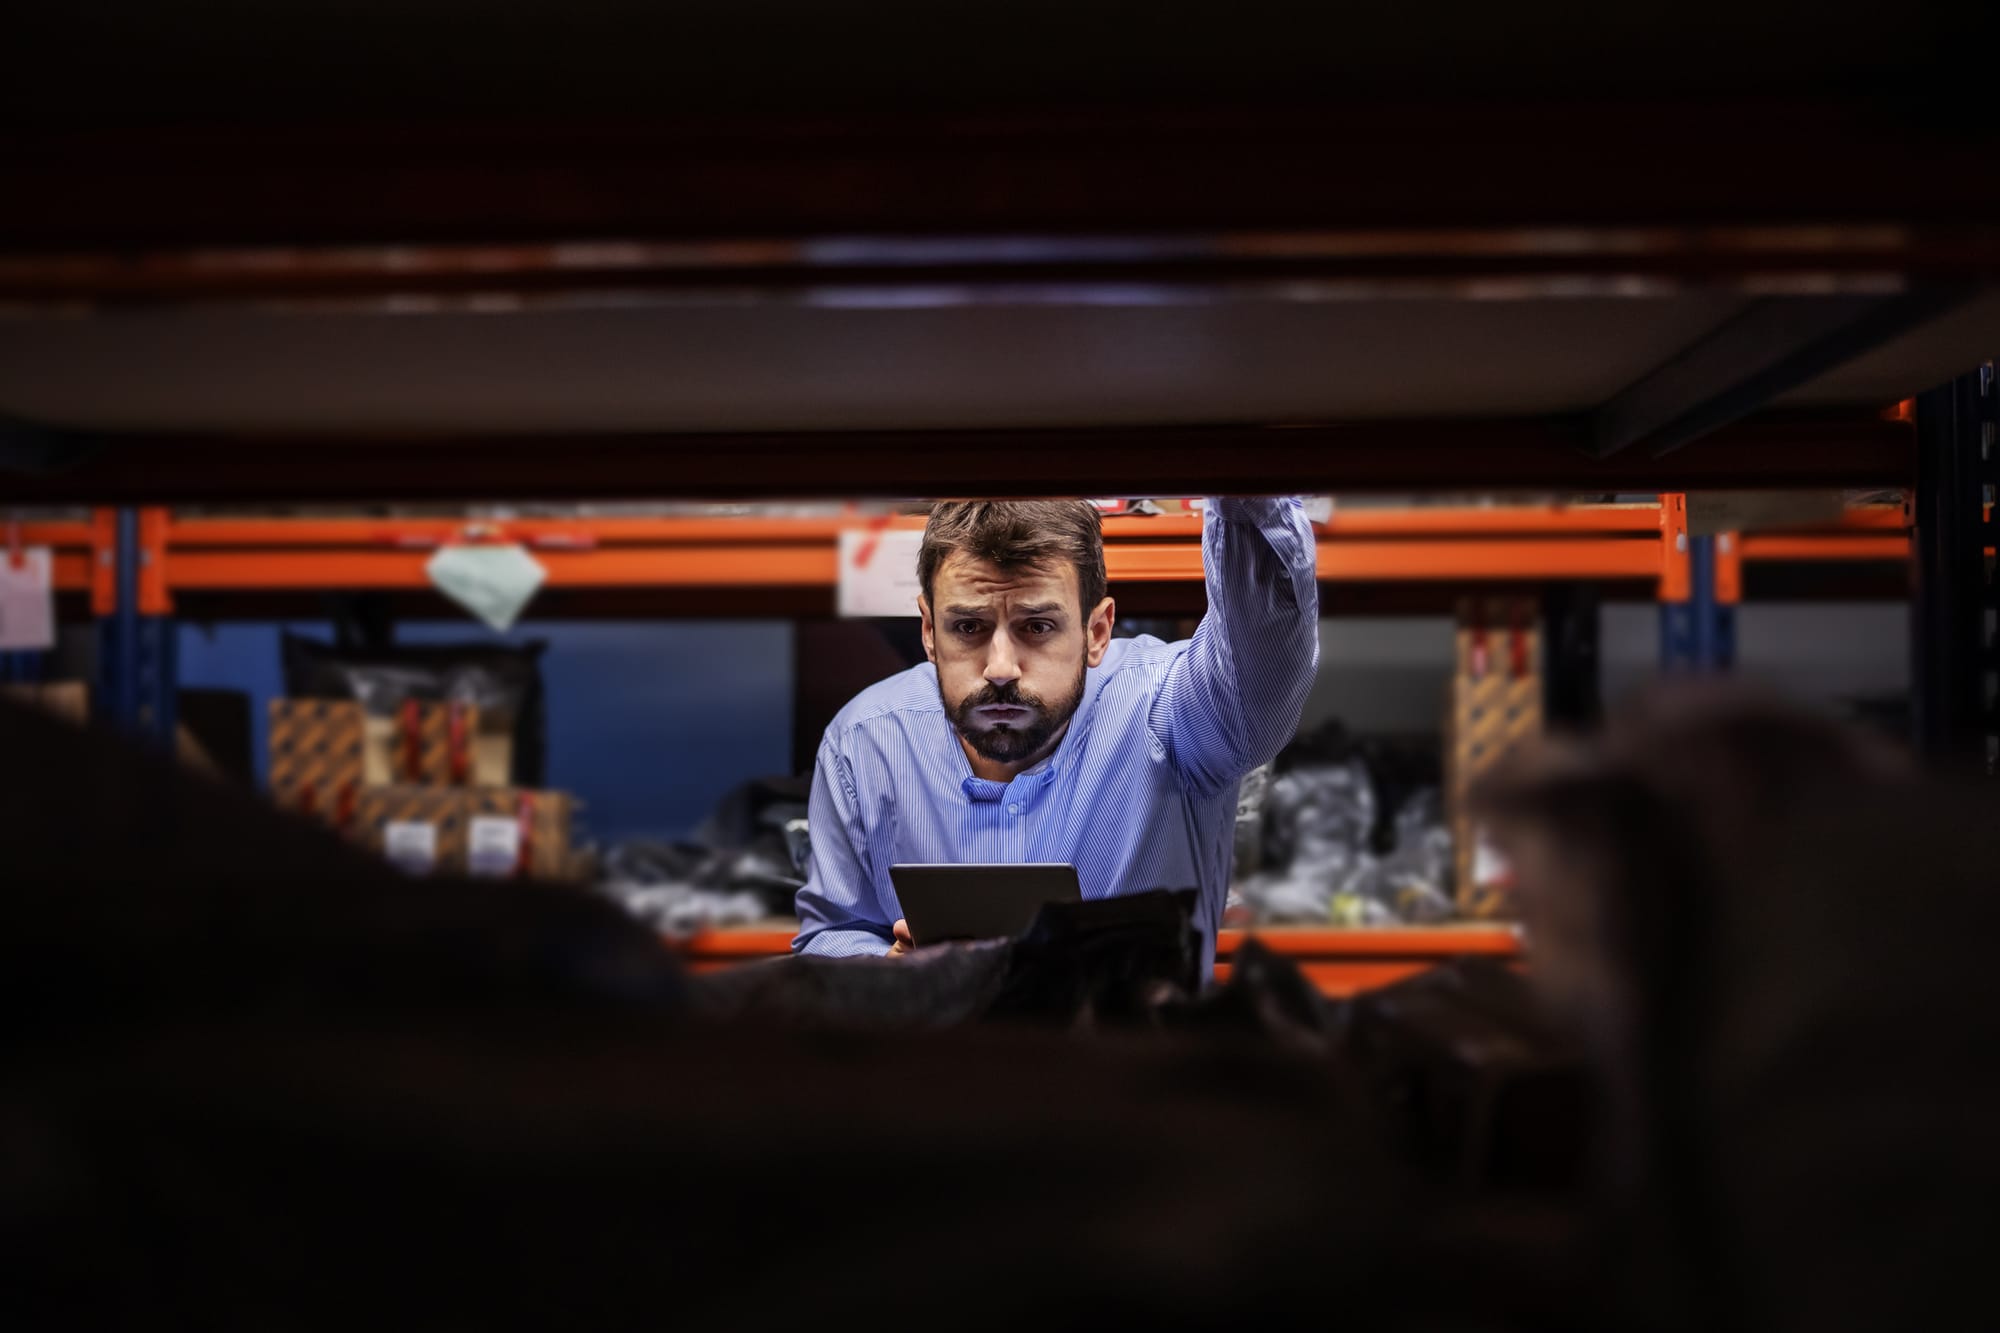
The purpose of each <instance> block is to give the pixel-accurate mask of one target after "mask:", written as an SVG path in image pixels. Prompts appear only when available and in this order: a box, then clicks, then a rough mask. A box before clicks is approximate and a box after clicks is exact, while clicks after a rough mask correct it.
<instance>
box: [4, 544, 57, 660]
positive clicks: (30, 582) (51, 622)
mask: <svg viewBox="0 0 2000 1333" xmlns="http://www.w3.org/2000/svg"><path fill="white" fill-rule="evenodd" d="M52 569H53V561H52V560H51V559H50V556H49V548H48V547H46V546H30V547H27V548H25V549H24V550H23V551H22V552H21V565H20V568H18V569H16V568H15V567H14V557H13V554H12V553H11V552H9V551H7V550H6V549H5V548H4V546H0V652H40V651H42V650H44V649H47V648H53V647H55V646H56V594H55V586H54V580H53V578H52V577H51V570H52Z"/></svg>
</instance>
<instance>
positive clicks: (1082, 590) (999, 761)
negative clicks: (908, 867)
mask: <svg viewBox="0 0 2000 1333" xmlns="http://www.w3.org/2000/svg"><path fill="white" fill-rule="evenodd" d="M1315 556H1316V547H1315V544H1314V540H1313V533H1312V528H1311V525H1310V524H1309V523H1308V522H1307V520H1306V517H1305V514H1304V512H1303V511H1302V509H1301V507H1300V504H1299V502H1298V501H1297V500H1290V499H1219V500H1217V499H1212V500H1209V501H1208V502H1207V504H1206V506H1205V508H1204V520H1203V528H1202V557H1203V561H1204V565H1205V569H1206V578H1207V583H1208V613H1207V614H1206V615H1205V616H1203V617H1202V621H1201V624H1200V626H1199V627H1198V628H1197V629H1196V630H1195V634H1194V637H1193V638H1191V639H1186V640H1183V641H1181V642H1179V643H1163V642H1162V641H1160V640H1159V639H1156V638H1152V637H1144V636H1142V637H1139V638H1131V639H1116V640H1114V639H1113V638H1112V637H1111V631H1112V626H1113V624H1114V622H1115V621H1116V619H1117V608H1116V606H1115V604H1114V603H1113V600H1112V599H1111V598H1110V597H1109V596H1107V595H1106V589H1105V574H1104V537H1103V526H1102V521H1101V520H1100V518H1099V516H1098V513H1097V510H1096V509H1095V507H1093V506H1092V505H1090V504H1088V503H1086V502H1084V501H1080V500H1077V501H998V500H991V501H989V500H973V501H953V502H950V503H944V504H939V505H937V506H935V507H934V508H933V509H932V510H931V515H930V521H929V523H928V524H927V526H926V527H925V529H924V540H923V545H922V548H921V550H920V553H919V555H918V561H917V573H918V578H919V582H920V583H921V586H922V589H923V591H922V595H921V597H920V598H919V599H918V603H917V606H918V612H919V614H920V615H921V616H922V617H923V639H924V653H925V655H926V656H927V657H928V658H929V659H930V661H929V663H928V664H927V665H923V666H917V667H913V668H911V669H910V670H908V671H905V672H902V673H900V674H899V675H895V676H891V677H890V678H889V679H887V680H885V681H882V682H880V683H878V684H876V685H873V686H870V687H869V688H868V689H866V690H864V691H862V692H861V694H860V695H859V696H857V697H856V698H855V699H854V701H853V702H851V703H850V704H848V705H847V707H846V708H844V709H842V710H841V712H840V714H839V716H837V717H835V718H834V720H833V723H832V725H831V726H829V727H828V728H827V731H826V737H825V739H824V740H823V741H822V742H821V744H820V748H819V758H818V761H817V763H816V765H815V768H814V773H813V785H812V798H811V808H810V811H809V817H810V824H811V828H812V867H811V870H810V873H809V875H808V878H807V880H806V884H805V887H804V888H802V889H800V890H799V895H798V912H799V921H800V930H799V934H798V938H797V939H795V940H793V941H792V947H793V948H794V949H795V950H797V951H799V952H801V953H809V954H819V955H824V956H832V957H842V956H853V955H862V954H892V955H893V954H902V953H906V952H908V951H909V950H910V948H911V947H912V945H911V940H910V935H909V931H908V928H907V927H906V926H905V924H904V922H903V920H902V915H903V914H902V909H901V907H900V906H899V905H898V903H897V900H896V894H895V890H894V888H893V887H892V885H891V884H890V880H889V867H890V866H892V865H899V864H910V863H929V864H936V863H943V862H956V863H989V864H990V863H1002V862H1005V863H1021V862H1067V863H1069V864H1071V865H1074V866H1075V867H1076V871H1077V878H1078V881H1079V882H1080V884H1081V886H1082V890H1083V896H1084V897H1085V898H1086V899H1094V898H1106V897H1110V896H1112V895H1115V894H1121V893H1139V892H1143V891H1145V890H1148V889H1187V888H1194V889H1198V890H1199V906H1198V908H1197V910H1196V915H1195V924H1196V925H1197V927H1198V928H1199V929H1200V931H1201V933H1202V936H1203V938H1204V941H1205V944H1204V961H1203V967H1204V971H1206V969H1207V968H1208V967H1209V966H1210V965H1211V964H1212V962H1213V959H1214V954H1215V932H1216V929H1217V927H1218V926H1219V925H1220V923H1221V920H1222V908H1223V902H1224V899H1225V898H1226V897H1227V895H1228V891H1229V872H1230V858H1231V853H1232V849H1233V846H1234V833H1235V817H1236V792H1237V784H1238V782H1239V781H1240V780H1241V778H1242V777H1243V775H1244V774H1245V773H1248V772H1249V771H1250V770H1251V769H1253V768H1255V767H1257V766H1258V765H1259V764H1262V763H1265V762H1267V761H1268V760H1269V759H1270V758H1271V757H1272V756H1273V755H1275V754H1276V753H1277V752H1278V750H1279V748H1280V747H1282V746H1283V745H1284V744H1285V742H1286V741H1288V740H1290V739H1291V737H1292V734H1293V732H1294V731H1295V730H1296V729H1297V727H1298V721H1299V710H1300V708H1301V707H1302V706H1303V705H1304V702H1305V697H1306V692H1307V690H1309V689H1310V688H1311V686H1312V681H1313V673H1314V670H1315V669H1316V668H1317V666H1318V664H1319V585H1318V582H1317V579H1316V566H1315Z"/></svg>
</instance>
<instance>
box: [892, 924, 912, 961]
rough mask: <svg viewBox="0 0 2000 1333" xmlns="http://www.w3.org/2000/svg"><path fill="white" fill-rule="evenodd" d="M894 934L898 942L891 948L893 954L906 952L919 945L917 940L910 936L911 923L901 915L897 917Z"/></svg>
mask: <svg viewBox="0 0 2000 1333" xmlns="http://www.w3.org/2000/svg"><path fill="white" fill-rule="evenodd" d="M894 934H895V936H896V942H895V943H894V944H893V945H891V946H890V948H889V952H890V953H891V954H905V953H908V952H910V950H912V949H914V948H916V947H917V942H916V940H914V939H913V938H911V936H910V923H909V922H908V921H905V920H904V919H903V918H901V917H897V918H896V925H895V928H894Z"/></svg>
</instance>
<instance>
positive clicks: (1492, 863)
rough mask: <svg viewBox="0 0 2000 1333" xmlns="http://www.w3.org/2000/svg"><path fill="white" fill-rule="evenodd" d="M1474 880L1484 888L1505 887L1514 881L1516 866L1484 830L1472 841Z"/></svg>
mask: <svg viewBox="0 0 2000 1333" xmlns="http://www.w3.org/2000/svg"><path fill="white" fill-rule="evenodd" d="M1472 882H1473V883H1474V884H1477V885H1479V886H1480V887H1482V888H1485V887H1487V886H1492V887H1495V888H1505V887H1507V886H1509V885H1511V884H1513V882H1514V867H1513V866H1512V865H1511V864H1510V863H1509V862H1508V860H1507V858H1506V857H1505V856H1503V855H1501V853H1500V849H1499V848H1497V847H1495V846H1494V845H1493V844H1492V843H1490V842H1488V841H1487V840H1486V835H1485V834H1484V833H1483V832H1482V833H1479V834H1476V835H1475V836H1474V838H1473V841H1472Z"/></svg>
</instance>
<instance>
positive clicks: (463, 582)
mask: <svg viewBox="0 0 2000 1333" xmlns="http://www.w3.org/2000/svg"><path fill="white" fill-rule="evenodd" d="M424 568H425V571H426V572H427V573H429V575H430V577H431V582H432V583H434V584H436V585H437V589H438V591H439V592H441V593H443V594H444V595H445V596H447V597H449V598H451V599H452V600H453V601H454V602H457V603H458V604H459V605H460V606H462V607H464V608H465V609H466V610H468V611H470V612H472V614H473V615H475V616H478V617H479V618H480V619H481V620H483V621H485V622H486V623H487V624H488V625H489V626H491V627H492V628H494V629H496V630H499V631H500V632H501V633H503V634H504V633H505V632H506V631H507V630H509V629H511V628H512V627H513V624H514V622H515V621H516V620H518V619H520V617H521V612H523V611H525V610H527V607H528V603H529V602H530V601H532V600H533V599H534V596H535V593H536V592H537V591H539V590H540V588H541V586H542V584H543V583H544V582H545V581H547V579H548V577H549V572H548V571H547V570H546V569H544V568H542V562H541V561H539V560H537V559H535V557H533V556H532V555H529V554H528V552H527V550H526V549H525V548H523V547H520V546H447V547H445V548H444V549H443V550H441V551H439V552H438V553H437V554H436V555H434V556H432V557H431V558H430V563H429V564H427V565H426V566H425V567H424Z"/></svg>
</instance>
